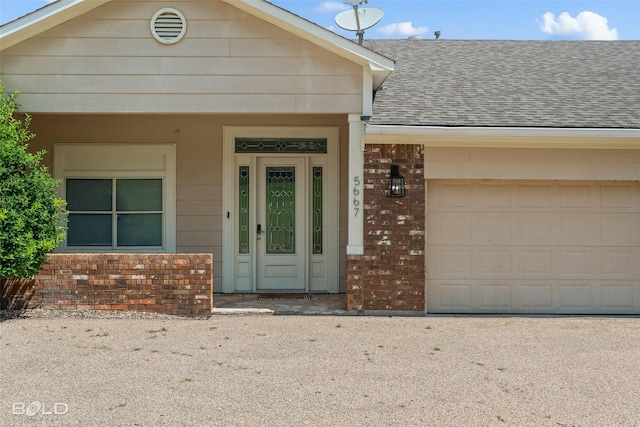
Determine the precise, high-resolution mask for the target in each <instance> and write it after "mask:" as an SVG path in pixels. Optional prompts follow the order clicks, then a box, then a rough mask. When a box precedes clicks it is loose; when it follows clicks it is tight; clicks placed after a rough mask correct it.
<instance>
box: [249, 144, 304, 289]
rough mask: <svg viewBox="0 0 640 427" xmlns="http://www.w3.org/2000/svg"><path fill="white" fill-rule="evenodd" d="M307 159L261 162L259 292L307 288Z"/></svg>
mask: <svg viewBox="0 0 640 427" xmlns="http://www.w3.org/2000/svg"><path fill="white" fill-rule="evenodd" d="M305 186H306V173H305V161H304V158H290V159H286V158H285V159H281V158H280V159H276V158H266V157H259V158H258V183H257V191H258V194H257V198H258V200H257V202H258V206H257V212H256V215H257V218H256V221H257V225H256V255H257V260H256V261H257V262H256V269H257V273H258V274H257V277H256V281H257V282H256V287H257V290H283V291H284V290H287V291H289V290H298V291H304V290H306V288H307V283H306V269H307V265H306V264H307V263H306V258H307V248H306V246H307V245H306V233H305V230H306V229H307V221H306V204H305V203H304V200H305V197H304V194H305V192H304V190H305V188H306V187H305Z"/></svg>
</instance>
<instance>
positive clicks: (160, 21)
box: [151, 8, 187, 44]
mask: <svg viewBox="0 0 640 427" xmlns="http://www.w3.org/2000/svg"><path fill="white" fill-rule="evenodd" d="M186 32H187V20H186V19H185V17H184V15H183V14H182V13H180V11H179V10H176V9H173V8H164V9H160V10H159V11H157V12H156V13H155V14H154V15H153V18H151V34H153V37H155V38H156V40H158V41H159V42H160V43H165V44H172V43H177V42H179V41H180V39H182V37H184V34H185V33H186Z"/></svg>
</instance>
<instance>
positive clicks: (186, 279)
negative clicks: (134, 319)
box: [2, 253, 213, 317]
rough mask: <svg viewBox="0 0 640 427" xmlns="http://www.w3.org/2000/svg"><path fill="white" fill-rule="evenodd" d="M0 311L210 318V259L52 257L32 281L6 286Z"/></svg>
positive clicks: (173, 256)
mask: <svg viewBox="0 0 640 427" xmlns="http://www.w3.org/2000/svg"><path fill="white" fill-rule="evenodd" d="M2 305H3V308H10V309H11V308H13V309H16V308H18V309H19V308H30V307H38V308H43V309H53V310H116V311H140V312H151V313H163V314H173V315H180V316H190V317H200V316H208V315H210V314H211V312H212V309H213V255H211V254H123V253H119V254H51V255H49V257H48V261H47V263H46V264H45V265H44V266H43V268H42V270H41V271H40V273H39V274H38V275H37V276H36V277H35V280H31V281H29V280H10V279H9V280H7V281H6V283H4V284H3V287H2Z"/></svg>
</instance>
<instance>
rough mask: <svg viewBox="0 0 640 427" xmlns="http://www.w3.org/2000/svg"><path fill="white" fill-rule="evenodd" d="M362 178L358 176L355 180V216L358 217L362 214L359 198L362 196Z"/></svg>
mask: <svg viewBox="0 0 640 427" xmlns="http://www.w3.org/2000/svg"><path fill="white" fill-rule="evenodd" d="M360 184H361V183H360V177H359V176H356V177H354V178H353V211H354V215H353V216H358V212H360V199H359V198H358V196H359V195H360Z"/></svg>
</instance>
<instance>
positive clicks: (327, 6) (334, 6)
mask: <svg viewBox="0 0 640 427" xmlns="http://www.w3.org/2000/svg"><path fill="white" fill-rule="evenodd" d="M347 9H349V6H347V5H345V4H342V3H339V2H336V1H325V2H324V3H322V4H320V6H318V7H316V9H315V10H316V12H318V13H329V12H337V11H342V10H347Z"/></svg>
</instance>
